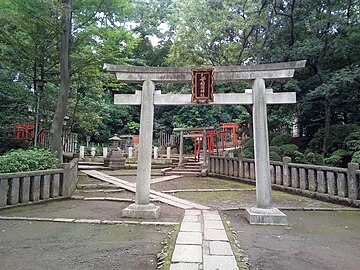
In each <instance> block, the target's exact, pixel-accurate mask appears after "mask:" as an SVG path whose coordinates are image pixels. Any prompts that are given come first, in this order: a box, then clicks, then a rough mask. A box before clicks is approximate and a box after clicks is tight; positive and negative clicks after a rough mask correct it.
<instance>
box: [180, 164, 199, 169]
mask: <svg viewBox="0 0 360 270" xmlns="http://www.w3.org/2000/svg"><path fill="white" fill-rule="evenodd" d="M201 165H202V164H201ZM201 165H185V166H183V167H182V168H186V169H199V168H201Z"/></svg>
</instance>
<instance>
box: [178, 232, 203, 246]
mask: <svg viewBox="0 0 360 270" xmlns="http://www.w3.org/2000/svg"><path fill="white" fill-rule="evenodd" d="M176 244H177V245H201V244H202V233H201V232H179V233H178V237H177V239H176Z"/></svg>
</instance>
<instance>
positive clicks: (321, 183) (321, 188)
mask: <svg viewBox="0 0 360 270" xmlns="http://www.w3.org/2000/svg"><path fill="white" fill-rule="evenodd" d="M316 178H317V184H318V186H317V191H318V192H320V193H326V192H327V184H326V178H325V173H324V172H323V171H317V176H316Z"/></svg>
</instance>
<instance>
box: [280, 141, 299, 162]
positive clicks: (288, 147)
mask: <svg viewBox="0 0 360 270" xmlns="http://www.w3.org/2000/svg"><path fill="white" fill-rule="evenodd" d="M279 148H280V150H281V156H283V157H285V156H287V157H291V158H292V159H293V160H294V159H295V153H294V152H295V151H298V147H297V146H296V145H295V144H284V145H281V146H280V147H279Z"/></svg>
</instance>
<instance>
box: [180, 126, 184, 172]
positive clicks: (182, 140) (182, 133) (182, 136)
mask: <svg viewBox="0 0 360 270" xmlns="http://www.w3.org/2000/svg"><path fill="white" fill-rule="evenodd" d="M179 148H180V149H179V166H183V164H184V131H182V130H181V131H180V147H179Z"/></svg>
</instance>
